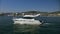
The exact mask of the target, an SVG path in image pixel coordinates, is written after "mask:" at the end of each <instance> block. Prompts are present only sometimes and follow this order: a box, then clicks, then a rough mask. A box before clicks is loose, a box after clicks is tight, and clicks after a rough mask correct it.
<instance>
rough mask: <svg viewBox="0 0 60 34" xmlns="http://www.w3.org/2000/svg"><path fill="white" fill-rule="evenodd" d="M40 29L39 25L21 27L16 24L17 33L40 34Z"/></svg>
mask: <svg viewBox="0 0 60 34" xmlns="http://www.w3.org/2000/svg"><path fill="white" fill-rule="evenodd" d="M39 28H40V26H39V25H27V24H24V25H20V24H14V32H15V34H16V33H20V34H22V33H26V34H39V31H38V29H39Z"/></svg>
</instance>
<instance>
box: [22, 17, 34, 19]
mask: <svg viewBox="0 0 60 34" xmlns="http://www.w3.org/2000/svg"><path fill="white" fill-rule="evenodd" d="M23 18H24V19H33V18H34V17H23Z"/></svg>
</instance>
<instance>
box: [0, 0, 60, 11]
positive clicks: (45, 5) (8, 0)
mask: <svg viewBox="0 0 60 34" xmlns="http://www.w3.org/2000/svg"><path fill="white" fill-rule="evenodd" d="M59 5H60V0H0V12H22V11H29V10H38V11H44V12H52V11H58V10H60V7H59Z"/></svg>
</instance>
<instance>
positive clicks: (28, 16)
mask: <svg viewBox="0 0 60 34" xmlns="http://www.w3.org/2000/svg"><path fill="white" fill-rule="evenodd" d="M39 15H40V14H37V15H24V16H23V17H37V16H39Z"/></svg>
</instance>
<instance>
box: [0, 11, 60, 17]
mask: <svg viewBox="0 0 60 34" xmlns="http://www.w3.org/2000/svg"><path fill="white" fill-rule="evenodd" d="M23 13H24V14H27V15H28V14H31V15H33V14H41V15H40V16H48V17H49V16H60V11H55V12H40V11H26V12H21V13H0V16H16V15H17V16H22V15H23Z"/></svg>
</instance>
